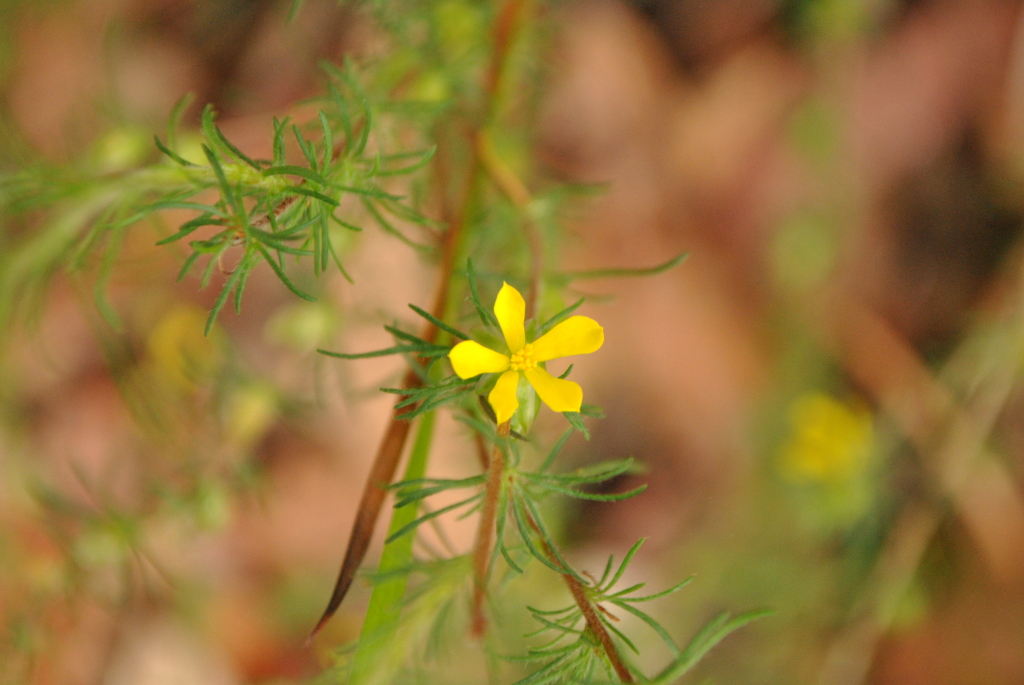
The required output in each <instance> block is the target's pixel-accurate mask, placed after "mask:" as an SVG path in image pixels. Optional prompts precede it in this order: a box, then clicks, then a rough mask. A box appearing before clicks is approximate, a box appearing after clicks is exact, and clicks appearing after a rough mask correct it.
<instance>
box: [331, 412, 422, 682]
mask: <svg viewBox="0 0 1024 685" xmlns="http://www.w3.org/2000/svg"><path fill="white" fill-rule="evenodd" d="M434 418H435V413H434V412H432V411H430V412H427V413H425V414H424V415H423V417H422V418H421V419H420V425H419V429H418V431H417V433H416V441H415V442H414V443H413V447H412V454H411V455H410V456H409V463H408V465H407V466H406V467H405V476H404V480H412V479H416V478H423V476H424V474H425V473H426V470H427V457H428V455H429V454H430V444H431V442H432V440H433V437H434ZM418 509H419V504H418V503H417V502H414V503H411V504H407V505H405V506H404V507H400V508H398V509H395V513H394V515H393V516H392V517H391V525H390V526H389V528H388V535H389V536H390V535H391V534H393V533H395V532H397V531H399V530H401V529H402V528H403V527H404V526H406V525H408V524H410V523H412V522H413V521H414V520H415V519H416V515H417V511H418ZM415 537H416V536H415V535H403V536H402V537H400V538H398V539H397V540H394V541H392V542H391V543H389V544H387V545H384V553H383V554H382V555H381V559H380V567H379V568H378V572H379V573H380V574H386V573H388V572H389V571H398V570H400V569H403V568H407V567H408V566H409V565H410V564H411V563H412V543H413V540H414V539H415ZM407 582H408V574H405V573H396V574H394V575H393V576H391V577H388V578H387V579H386V580H383V581H381V582H379V583H377V584H376V585H374V586H373V593H372V594H371V595H370V606H369V608H368V609H367V611H366V619H365V620H364V621H363V630H362V632H361V633H360V635H359V648H358V649H357V650H356V655H355V660H354V662H353V664H352V673H351V675H350V676H349V681H348V682H349V685H360V684H362V683H369V682H372V681H373V680H376V679H378V678H379V674H381V672H382V670H383V669H382V667H383V665H384V664H388V663H393V662H394V660H395V655H394V654H392V653H391V652H392V650H393V649H394V647H395V645H394V639H393V638H394V635H395V631H396V630H397V628H398V618H399V616H400V615H401V612H402V600H403V599H404V598H405V588H406V584H407ZM374 676H378V678H375V677H374Z"/></svg>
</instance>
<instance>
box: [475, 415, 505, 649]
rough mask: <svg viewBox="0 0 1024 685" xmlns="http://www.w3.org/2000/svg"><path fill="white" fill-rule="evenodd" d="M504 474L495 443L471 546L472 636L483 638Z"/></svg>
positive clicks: (500, 435)
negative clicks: (489, 570)
mask: <svg viewBox="0 0 1024 685" xmlns="http://www.w3.org/2000/svg"><path fill="white" fill-rule="evenodd" d="M510 430H511V423H510V422H509V421H506V422H505V423H503V424H501V425H500V426H498V439H499V440H500V439H502V438H507V437H508V434H509V431H510ZM504 473H505V453H504V452H503V451H502V449H501V445H500V444H499V443H495V445H494V449H493V450H492V451H491V458H490V459H489V460H488V464H487V485H486V489H485V491H484V502H483V507H482V508H481V510H480V527H479V528H477V532H476V544H475V545H474V546H473V622H472V635H473V637H476V638H480V637H483V635H484V633H485V632H486V630H487V616H486V615H485V613H484V600H485V599H486V598H487V568H488V566H489V565H490V563H489V562H490V559H491V545H492V544H493V540H494V524H495V517H496V514H497V511H498V497H499V496H500V494H501V478H502V476H503V475H504Z"/></svg>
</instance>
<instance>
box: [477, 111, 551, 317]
mask: <svg viewBox="0 0 1024 685" xmlns="http://www.w3.org/2000/svg"><path fill="white" fill-rule="evenodd" d="M476 154H477V157H479V159H480V164H481V165H482V166H483V168H484V171H486V172H487V175H488V176H489V177H490V179H491V181H492V182H493V183H494V185H495V186H496V187H497V188H498V190H500V191H501V193H502V194H503V195H504V196H505V197H506V198H507V199H508V201H509V202H511V203H512V204H513V205H515V207H516V209H517V210H519V214H520V218H521V221H522V223H523V233H524V235H525V237H526V244H527V247H528V248H529V252H530V284H529V288H527V291H526V318H527V319H532V318H533V317H534V316H535V314H536V310H537V298H538V297H540V275H541V273H543V270H544V244H543V241H542V240H541V237H540V232H539V231H538V230H537V225H536V223H535V222H534V220H533V217H532V216H530V212H529V206H530V204H531V203H532V202H533V195H532V194H531V193H530V191H529V189H528V188H527V187H526V185H525V184H524V183H523V182H522V181H521V180H520V179H519V177H518V176H516V175H515V173H513V172H512V170H511V169H509V168H508V165H507V164H505V162H503V161H502V159H501V157H499V156H498V153H497V151H495V149H494V144H493V143H492V142H491V137H490V136H489V135H488V134H487V132H486V131H481V132H480V133H479V134H478V135H477V138H476Z"/></svg>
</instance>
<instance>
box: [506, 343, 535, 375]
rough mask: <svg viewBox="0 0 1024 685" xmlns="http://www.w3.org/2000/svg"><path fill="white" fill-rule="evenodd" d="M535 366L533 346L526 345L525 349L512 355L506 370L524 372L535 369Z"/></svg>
mask: <svg viewBox="0 0 1024 685" xmlns="http://www.w3.org/2000/svg"><path fill="white" fill-rule="evenodd" d="M536 366H537V360H536V359H535V358H534V356H533V345H532V344H529V343H528V344H527V345H526V347H524V348H523V349H521V350H519V351H518V352H516V353H514V354H513V355H512V357H511V358H510V359H509V366H508V368H509V369H511V370H512V371H525V370H526V369H533V368H536Z"/></svg>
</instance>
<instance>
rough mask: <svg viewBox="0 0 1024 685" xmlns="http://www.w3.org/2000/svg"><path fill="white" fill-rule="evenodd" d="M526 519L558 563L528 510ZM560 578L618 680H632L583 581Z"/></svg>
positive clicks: (573, 578) (542, 546) (566, 576)
mask: <svg viewBox="0 0 1024 685" xmlns="http://www.w3.org/2000/svg"><path fill="white" fill-rule="evenodd" d="M526 520H527V523H529V524H530V527H531V528H533V530H534V532H536V533H537V535H538V536H539V538H540V544H541V548H542V549H543V550H544V553H545V554H546V555H547V556H548V559H550V560H551V562H552V563H554V564H558V563H559V561H558V558H557V556H556V555H555V553H554V550H552V549H551V547H550V546H549V545H548V543H547V541H546V540H545V539H544V536H543V534H542V533H541V530H540V526H539V525H537V522H536V521H535V520H534V518H533V515H532V514H530V512H529V511H527V512H526ZM562 580H564V581H565V584H566V585H567V586H569V592H570V593H571V594H572V598H573V600H575V601H576V606H578V607H579V609H580V613H582V614H583V618H584V620H586V622H587V628H588V629H589V630H590V632H592V633H593V634H594V637H596V638H597V640H598V642H600V643H601V649H602V650H604V653H605V656H607V657H608V661H609V663H611V665H612V668H613V669H614V670H615V673H616V675H618V676H619V680H621V681H622V682H624V683H632V682H634V681H633V674H632V673H630V672H629V668H627V667H626V664H625V663H624V662H623V661H622V657H621V656H620V655H619V650H618V649H616V648H615V643H614V642H612V636H611V635H609V634H608V631H607V629H605V627H604V624H603V623H602V622H601V617H600V616H598V615H597V612H596V611H595V610H594V605H593V604H592V603H591V602H590V598H589V597H587V590H586V588H584V587H583V583H581V582H580V581H579V579H578V578H576V577H575V576H573V575H572V574H571V573H563V574H562Z"/></svg>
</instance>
